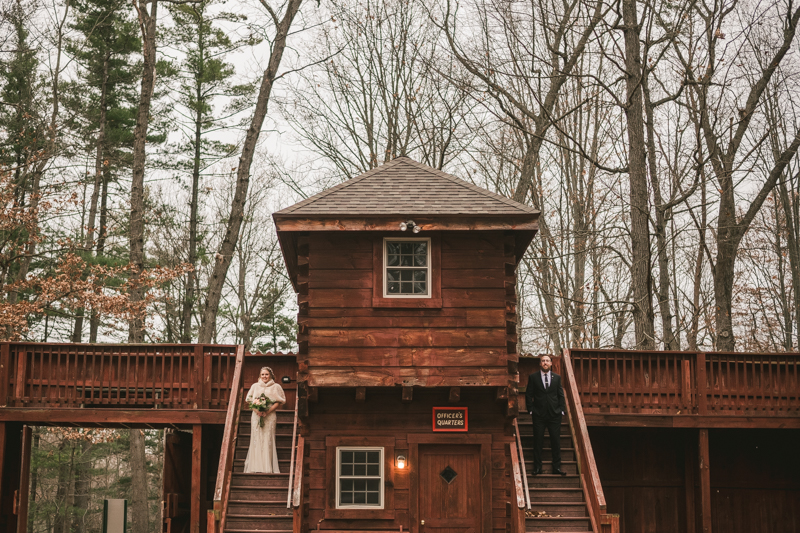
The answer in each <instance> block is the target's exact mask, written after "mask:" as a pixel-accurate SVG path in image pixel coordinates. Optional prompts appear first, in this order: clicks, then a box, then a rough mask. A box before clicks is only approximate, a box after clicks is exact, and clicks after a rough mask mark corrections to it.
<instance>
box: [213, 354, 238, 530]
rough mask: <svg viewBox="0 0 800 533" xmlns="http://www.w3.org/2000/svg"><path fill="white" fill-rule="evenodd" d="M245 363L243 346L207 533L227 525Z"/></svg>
mask: <svg viewBox="0 0 800 533" xmlns="http://www.w3.org/2000/svg"><path fill="white" fill-rule="evenodd" d="M243 367H244V347H243V346H240V347H239V348H238V349H237V351H236V364H235V366H234V370H233V381H232V383H231V389H230V400H229V401H228V411H227V414H226V416H225V429H224V431H223V433H222V445H221V447H220V455H219V467H218V469H217V484H216V486H215V487H214V508H213V509H212V510H210V511H208V524H207V525H208V533H220V532H222V531H224V529H225V518H226V516H225V515H226V509H227V507H228V495H229V494H230V489H231V472H232V471H233V459H234V455H235V451H236V440H237V438H238V433H239V417H240V416H241V413H242V400H243V396H244V386H243V383H242V377H243V373H242V370H243Z"/></svg>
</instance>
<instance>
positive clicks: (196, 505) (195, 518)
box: [189, 424, 203, 533]
mask: <svg viewBox="0 0 800 533" xmlns="http://www.w3.org/2000/svg"><path fill="white" fill-rule="evenodd" d="M202 443H203V426H202V424H195V425H194V426H192V492H191V497H190V500H189V505H190V513H191V515H190V517H189V532H190V533H200V511H201V504H202V502H201V501H200V497H201V496H202V491H201V490H200V489H201V487H202V484H201V479H200V478H201V477H202V473H203V461H202V459H203V446H202Z"/></svg>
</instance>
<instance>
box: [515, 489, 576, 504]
mask: <svg viewBox="0 0 800 533" xmlns="http://www.w3.org/2000/svg"><path fill="white" fill-rule="evenodd" d="M528 489H529V493H530V498H531V507H533V505H534V504H536V505H538V504H539V503H542V502H576V503H577V502H583V489H582V488H580V487H531V486H530V485H528Z"/></svg>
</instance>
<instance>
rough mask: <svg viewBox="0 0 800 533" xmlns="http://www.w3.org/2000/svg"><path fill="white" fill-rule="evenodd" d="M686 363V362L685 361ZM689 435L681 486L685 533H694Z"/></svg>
mask: <svg viewBox="0 0 800 533" xmlns="http://www.w3.org/2000/svg"><path fill="white" fill-rule="evenodd" d="M686 362H687V363H688V361H686ZM692 440H693V439H692V438H691V435H687V437H686V445H685V447H684V449H685V451H684V454H683V463H684V465H683V471H684V479H683V486H684V491H685V492H686V533H695V531H696V529H697V513H696V511H695V491H694V487H695V475H694V443H693V442H692Z"/></svg>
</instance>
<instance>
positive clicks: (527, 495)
mask: <svg viewBox="0 0 800 533" xmlns="http://www.w3.org/2000/svg"><path fill="white" fill-rule="evenodd" d="M514 433H515V434H516V435H517V453H518V454H519V464H520V468H521V469H522V485H523V487H524V488H525V508H526V509H530V508H531V492H530V490H529V489H528V472H527V471H526V470H525V453H524V452H523V451H522V439H521V437H522V435H520V432H519V424H518V423H517V419H516V418H515V419H514Z"/></svg>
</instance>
